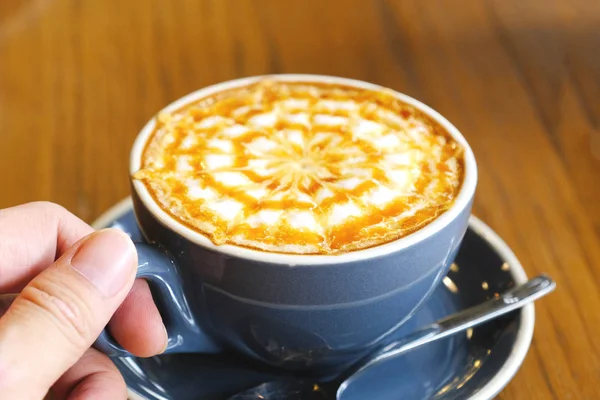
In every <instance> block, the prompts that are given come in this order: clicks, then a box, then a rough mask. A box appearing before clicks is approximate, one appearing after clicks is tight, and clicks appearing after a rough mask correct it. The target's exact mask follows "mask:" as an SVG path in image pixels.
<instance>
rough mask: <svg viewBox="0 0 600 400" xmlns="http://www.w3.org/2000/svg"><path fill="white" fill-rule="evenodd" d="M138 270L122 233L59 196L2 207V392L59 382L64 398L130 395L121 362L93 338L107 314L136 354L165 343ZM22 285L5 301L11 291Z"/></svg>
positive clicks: (57, 391) (32, 390)
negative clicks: (95, 222) (84, 216)
mask: <svg viewBox="0 0 600 400" xmlns="http://www.w3.org/2000/svg"><path fill="white" fill-rule="evenodd" d="M136 269H137V253H136V251H135V248H134V246H133V243H132V242H131V240H130V239H129V237H127V235H125V234H123V233H122V232H119V231H117V230H113V229H109V230H102V231H98V232H94V230H93V229H92V228H91V227H90V226H88V225H87V224H85V223H84V222H83V221H81V220H80V219H78V218H77V217H75V216H74V215H73V214H71V213H69V212H68V211H67V210H65V209H64V208H62V207H60V206H57V205H55V204H52V203H46V202H37V203H28V204H24V205H21V206H17V207H12V208H8V209H4V210H0V398H2V399H5V398H6V399H42V398H44V397H45V396H46V394H47V393H48V391H49V390H51V393H52V394H53V395H54V396H55V397H57V398H59V399H64V398H67V399H69V400H72V399H107V400H108V399H110V400H118V399H126V398H127V392H126V387H125V382H124V381H123V378H122V377H121V375H120V374H119V372H118V370H117V369H116V368H115V366H114V365H113V364H112V362H111V361H110V359H109V358H108V357H107V356H106V355H104V354H102V353H100V352H98V351H97V350H95V349H93V348H90V346H91V345H92V344H93V342H94V341H95V340H96V338H97V337H98V335H99V334H100V332H101V331H102V329H103V328H104V327H105V325H106V324H107V323H108V324H109V330H110V332H111V334H112V336H113V337H114V338H115V339H116V340H117V341H118V342H119V343H120V344H121V345H122V346H123V347H124V348H125V349H127V350H128V351H129V352H131V353H132V354H134V355H137V356H141V357H147V356H152V355H155V354H158V353H161V352H162V351H163V350H164V349H165V348H166V343H167V337H166V330H165V328H164V325H163V323H162V319H161V317H160V314H159V313H158V310H157V309H156V306H155V305H154V302H153V301H152V296H151V294H150V290H149V288H148V285H147V284H146V282H145V281H143V280H135V274H136ZM134 281H135V284H134ZM130 289H131V291H130ZM18 292H20V293H19V295H18V296H17V297H16V298H14V296H11V297H10V299H11V300H12V299H13V298H14V301H12V304H11V305H10V306H9V307H8V309H7V310H6V308H7V307H6V306H7V305H8V304H6V303H8V301H6V300H7V299H8V297H7V296H3V295H2V294H7V293H18ZM2 299H4V302H3V301H2ZM3 303H4V307H3ZM115 311H116V312H115ZM113 313H114V316H113ZM111 317H112V319H111ZM109 320H110V323H109Z"/></svg>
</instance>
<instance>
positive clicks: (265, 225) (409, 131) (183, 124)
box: [134, 82, 463, 254]
mask: <svg viewBox="0 0 600 400" xmlns="http://www.w3.org/2000/svg"><path fill="white" fill-rule="evenodd" d="M142 161H143V162H142V164H143V167H142V169H141V170H140V171H138V172H137V173H136V174H135V175H134V178H135V179H140V180H141V181H143V182H144V183H145V184H146V186H147V187H148V188H149V189H150V190H151V192H152V194H153V196H154V198H155V200H156V201H157V202H158V203H159V205H160V206H161V207H162V208H163V209H164V210H165V211H167V212H168V213H170V214H171V215H172V216H173V217H174V218H176V219H178V220H179V221H180V222H182V223H184V224H186V225H188V226H190V227H192V228H193V229H196V230H197V231H199V232H200V233H202V234H205V235H206V236H208V237H209V238H211V239H212V240H213V241H214V242H215V243H216V244H225V243H228V244H234V245H240V246H247V247H252V248H256V249H261V250H266V251H275V252H283V253H310V254H334V253H340V252H346V251H353V250H358V249H361V248H365V247H370V246H374V245H377V244H381V243H385V242H387V241H390V240H394V239H397V238H399V237H402V236H404V235H406V234H409V233H410V232H413V231H414V230H416V229H419V228H420V227H421V226H423V225H425V224H427V223H428V222H429V221H431V220H433V219H435V218H436V217H437V216H438V215H440V214H441V213H443V212H444V211H445V210H446V209H447V208H448V207H450V205H451V204H452V202H453V200H454V198H455V196H456V195H457V193H458V190H459V188H460V185H461V183H462V176H463V167H462V165H463V164H462V148H461V147H460V146H459V145H458V144H457V143H456V142H455V141H454V140H453V139H452V138H451V137H450V136H449V135H448V134H447V133H446V132H445V131H443V129H442V128H441V127H440V126H438V125H437V124H436V123H435V122H434V121H433V120H432V119H430V118H429V117H427V116H426V115H424V114H422V113H420V112H419V111H418V110H416V109H414V108H412V107H411V106H409V105H407V104H404V103H401V102H399V101H398V100H396V99H395V98H393V96H390V95H388V94H386V93H383V92H382V93H379V92H368V91H365V90H359V89H355V88H345V87H340V86H333V85H332V86H327V85H322V84H319V85H317V84H315V85H312V84H306V83H304V84H300V83H285V84H284V83H272V82H261V83H259V84H256V85H254V86H251V87H247V88H241V89H237V90H233V91H230V92H225V93H222V94H219V95H216V96H215V97H214V98H212V99H204V100H202V101H200V102H198V103H196V104H191V105H188V106H186V107H184V108H183V109H182V110H178V111H176V112H174V113H172V114H167V115H161V116H159V118H158V124H157V128H156V130H155V132H154V134H153V136H152V137H151V138H150V140H149V142H148V144H147V146H146V149H145V151H144V154H143V160H142Z"/></svg>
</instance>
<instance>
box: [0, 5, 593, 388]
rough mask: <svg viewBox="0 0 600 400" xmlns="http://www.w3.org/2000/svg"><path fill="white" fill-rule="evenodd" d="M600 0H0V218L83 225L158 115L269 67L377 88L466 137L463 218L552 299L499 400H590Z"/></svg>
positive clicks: (111, 193) (115, 185)
mask: <svg viewBox="0 0 600 400" xmlns="http://www.w3.org/2000/svg"><path fill="white" fill-rule="evenodd" d="M599 27H600V2H599V1H584V0H564V1H560V0H539V1H533V0H530V1H506V0H497V1H491V0H488V1H486V0H461V1H451V0H448V1H442V0H440V1H436V0H428V1H423V0H414V1H392V0H390V1H385V0H336V1H334V0H329V1H327V0H302V1H298V0H289V1H288V0H255V1H250V0H248V1H246V0H213V1H210V0H206V1H200V0H189V1H184V0H181V1H175V0H172V1H158V0H135V1H134V0H102V1H84V0H0V208H3V207H7V206H11V205H15V204H18V203H24V202H28V201H32V200H40V199H44V200H51V201H54V202H57V203H60V204H62V205H64V206H65V207H67V208H68V209H70V210H71V211H72V212H74V213H75V214H77V215H79V216H80V217H81V218H83V219H85V220H86V221H92V220H93V219H94V218H95V217H97V216H98V215H100V214H101V213H102V212H103V211H105V210H106V209H107V208H109V207H110V206H111V205H113V204H114V203H115V202H117V201H118V200H120V199H122V198H123V197H125V196H127V195H128V190H129V188H128V175H127V164H128V153H129V148H130V146H131V144H132V142H133V140H134V137H135V136H136V134H137V132H138V130H139V129H140V128H141V126H142V125H143V124H144V123H145V122H146V121H147V120H148V119H149V118H150V117H152V116H153V114H154V113H155V112H156V111H158V110H159V109H160V108H161V107H163V106H164V105H166V104H167V103H169V102H171V101H173V100H175V99H176V98H178V97H180V96H182V95H184V94H186V93H188V92H191V91H193V90H196V89H198V88H201V87H203V86H206V85H208V84H212V83H216V82H220V81H224V80H228V79H232V78H237V77H241V76H249V75H257V74H264V73H278V72H302V73H320V74H330V75H339V76H346V77H352V78H358V79H362V80H366V81H370V82H374V83H378V84H382V85H385V86H388V87H391V88H394V89H397V90H399V91H401V92H404V93H407V94H409V95H411V96H413V97H416V98H417V99H420V100H422V101H424V102H425V103H427V104H429V105H431V106H432V107H433V108H435V109H437V110H438V111H439V112H441V113H442V114H443V115H445V116H446V117H447V118H448V119H449V120H450V121H452V122H453V123H454V124H455V125H456V126H457V127H458V128H459V129H460V130H461V131H462V132H463V133H464V135H465V136H466V138H467V139H468V140H469V142H470V143H471V145H472V147H473V150H474V152H475V154H476V156H477V159H478V163H479V170H480V182H479V187H478V192H477V197H476V203H475V207H474V213H475V214H476V215H478V216H479V217H481V218H482V219H483V220H485V221H486V222H487V223H488V224H489V225H490V226H491V227H492V228H493V229H495V230H496V231H497V232H498V233H499V234H500V235H501V236H502V237H503V238H504V239H505V240H506V242H507V243H508V244H509V245H510V246H511V247H512V248H513V250H514V251H515V253H516V255H517V256H518V257H519V258H520V260H521V261H522V263H523V265H524V266H525V269H526V270H527V272H528V274H530V275H534V274H537V273H541V272H547V273H549V274H550V275H551V276H552V277H554V278H555V279H556V281H557V283H558V290H557V291H556V292H555V293H554V294H552V295H551V296H549V297H547V298H546V299H544V300H542V301H541V302H539V303H538V305H537V306H536V311H537V320H536V330H535V334H534V340H533V344H532V346H531V349H530V351H529V353H528V355H527V358H526V360H525V363H524V365H523V366H522V368H521V370H520V371H519V372H518V374H517V375H516V377H515V378H514V380H513V381H512V382H511V383H510V384H509V385H508V386H507V388H506V389H505V390H504V391H503V392H502V393H501V394H500V395H499V398H501V399H526V400H530V399H586V400H588V399H599V398H600V384H599V382H598V379H599V378H600V312H599V311H600V292H599V288H600V29H599Z"/></svg>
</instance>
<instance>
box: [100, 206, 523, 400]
mask: <svg viewBox="0 0 600 400" xmlns="http://www.w3.org/2000/svg"><path fill="white" fill-rule="evenodd" d="M94 227H95V228H102V227H114V228H119V229H121V230H123V231H125V232H127V233H128V234H129V235H130V236H131V237H132V238H133V239H134V240H142V237H141V234H140V232H139V230H138V228H137V225H136V222H135V218H134V216H133V213H132V208H131V201H130V200H129V199H126V200H124V201H123V202H121V203H119V204H118V205H116V206H115V207H113V208H112V209H111V210H109V211H108V212H107V213H105V214H104V215H103V216H102V217H101V218H99V219H98V220H97V221H96V222H95V223H94ZM525 280H526V276H525V272H524V271H523V268H522V267H521V265H520V264H519V262H518V260H517V259H516V258H515V256H514V254H513V253H512V252H511V251H510V249H509V248H508V247H507V246H506V244H505V243H504V242H503V241H502V240H501V239H500V238H499V237H498V236H497V235H496V234H495V233H494V232H493V231H492V230H491V229H490V228H489V227H488V226H487V225H485V224H484V223H483V222H481V221H480V220H479V219H477V218H475V217H472V218H471V220H470V222H469V229H468V231H467V233H466V235H465V238H464V241H463V244H462V246H461V249H460V252H459V254H458V256H457V259H456V263H455V265H453V266H452V268H451V270H450V272H449V274H448V276H447V277H446V278H445V279H444V285H441V286H440V287H439V288H438V289H437V290H436V291H435V293H434V294H433V295H432V297H431V298H430V299H429V300H428V301H427V302H426V303H425V304H424V305H423V306H422V307H421V308H420V309H419V311H418V312H417V313H416V314H415V315H414V316H413V317H412V318H411V319H410V320H409V321H408V322H407V323H406V324H404V325H403V326H402V327H401V328H400V329H399V330H398V331H397V332H395V333H394V334H393V337H390V338H389V339H390V340H392V339H393V338H398V337H400V336H403V335H406V334H408V333H410V332H411V331H413V330H416V329H417V328H419V327H421V326H424V325H427V324H429V323H431V322H433V321H435V320H437V319H440V318H442V317H444V316H446V315H448V314H451V313H454V312H457V311H458V310H460V309H463V308H465V307H468V306H472V305H475V304H478V303H480V302H482V301H484V300H486V299H488V298H490V297H492V296H494V293H498V292H502V291H505V290H506V289H508V288H510V287H512V286H513V285H515V284H517V283H522V282H524V281H525ZM533 325H534V309H533V305H529V306H526V307H525V308H524V309H522V310H521V311H515V312H513V313H511V314H509V315H507V316H505V317H503V318H500V319H497V320H494V321H492V322H488V323H487V324H485V325H483V326H481V327H478V328H475V329H474V330H469V331H467V333H466V335H465V334H458V335H456V336H454V337H450V338H447V339H444V340H441V341H438V342H434V343H431V344H428V345H426V346H424V347H421V348H418V349H416V350H414V351H412V352H410V353H408V354H406V355H404V356H402V357H400V358H398V359H396V360H393V361H389V362H387V363H385V364H384V365H381V366H379V367H376V369H375V370H373V372H372V373H369V376H367V377H366V378H365V379H362V380H361V381H360V382H357V383H356V384H354V385H352V386H351V387H350V388H349V390H351V392H347V393H345V394H346V395H349V397H348V398H352V399H370V400H376V399H410V400H418V399H436V400H442V399H444V400H445V399H490V398H493V397H494V396H495V395H496V394H497V393H498V392H500V390H502V388H503V387H504V386H505V385H506V384H507V383H508V382H509V381H510V379H511V378H512V377H513V376H514V374H515V373H516V371H517V370H518V368H519V366H520V365H521V363H522V362H523V359H524V358H525V355H526V353H527V350H528V348H529V344H530V342H531V337H532V335H533ZM113 361H114V363H115V364H116V365H117V367H118V368H119V370H120V371H121V373H122V374H123V376H124V378H125V381H126V382H127V386H128V387H129V391H130V398H131V399H132V400H134V399H135V400H138V399H152V400H154V399H161V400H162V399H175V400H192V399H193V400H199V399H225V398H227V397H228V396H231V395H233V394H235V393H237V392H239V391H242V390H244V389H248V388H251V387H253V386H256V385H258V384H260V383H262V382H265V381H269V380H273V379H275V378H276V377H278V376H281V374H282V372H281V371H278V370H275V369H273V368H270V367H267V366H265V365H262V364H258V363H256V362H253V361H251V360H249V359H246V358H243V357H242V356H240V355H238V354H219V355H212V356H204V355H196V354H175V355H164V356H157V357H151V358H146V359H142V358H113ZM324 390H325V392H324V397H323V398H324V399H332V400H333V399H335V390H328V388H327V387H326V386H325V388H324ZM266 399H268V397H266ZM272 400H275V399H272ZM299 400H302V399H299Z"/></svg>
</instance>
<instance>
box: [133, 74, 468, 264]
mask: <svg viewBox="0 0 600 400" xmlns="http://www.w3.org/2000/svg"><path fill="white" fill-rule="evenodd" d="M265 78H267V79H272V80H275V81H283V82H315V83H331V84H339V85H346V86H352V87H357V88H362V89H367V90H388V91H390V93H392V94H393V95H394V96H395V97H396V98H398V99H399V100H400V101H403V102H405V103H407V104H409V105H411V106H413V107H415V108H417V109H418V110H420V111H422V112H423V113H425V114H427V115H428V116H429V117H431V118H433V119H434V120H435V121H436V122H437V123H439V124H440V125H441V126H442V127H443V128H444V129H445V130H446V131H447V132H448V133H449V134H450V135H451V136H452V137H453V138H454V139H455V140H456V141H457V142H458V143H460V145H461V146H463V149H464V166H465V174H464V177H463V182H462V186H461V189H460V191H459V193H458V196H457V197H456V199H455V200H454V204H452V206H451V207H450V208H449V209H448V210H446V211H445V212H444V213H443V214H442V215H440V216H438V217H437V218H436V219H435V220H434V221H432V222H431V223H429V224H427V225H426V226H424V227H423V228H421V229H418V230H417V231H415V232H413V233H411V234H409V235H406V236H403V237H401V238H399V239H396V240H394V241H391V242H388V243H384V244H381V245H378V246H374V247H369V248H366V249H362V250H356V251H351V252H348V253H342V254H336V255H312V254H288V253H274V252H267V251H261V250H255V249H251V248H246V247H242V246H237V245H230V244H225V245H215V244H214V243H213V242H212V241H211V240H210V239H209V238H208V237H206V236H204V235H202V234H201V233H199V232H196V231H194V230H193V229H191V228H189V227H187V226H186V225H184V224H182V223H180V222H179V221H177V220H176V219H175V218H173V217H171V216H170V215H169V214H168V213H167V212H166V211H164V210H163V209H162V208H161V207H160V206H159V205H158V204H157V202H156V201H155V200H154V198H153V197H152V196H151V195H150V192H149V191H148V189H147V188H146V185H144V184H143V183H142V182H141V181H138V180H135V179H133V178H132V177H131V176H132V175H133V174H134V173H135V172H137V171H138V170H139V168H140V166H141V159H142V152H143V150H144V148H145V145H146V142H147V140H148V138H149V136H150V135H151V134H152V132H153V131H154V128H155V126H156V116H157V115H158V114H159V113H161V112H172V111H175V110H177V109H179V108H181V107H182V106H184V105H186V104H188V103H191V102H194V101H196V100H198V99H201V98H203V97H206V96H209V95H211V94H214V93H217V92H220V91H224V90H228V89H234V88H238V87H243V86H248V85H251V84H253V83H256V82H258V81H260V80H262V79H265ZM129 173H130V179H131V181H132V188H133V190H134V191H135V193H136V194H137V196H138V197H139V199H140V201H141V202H142V203H143V205H144V206H145V207H146V208H147V209H148V210H149V211H150V213H152V215H153V216H154V218H156V219H157V220H158V221H159V222H160V223H161V224H162V225H164V226H165V227H167V228H169V229H170V230H172V231H174V232H175V233H177V234H178V235H180V236H182V237H184V238H186V239H187V240H189V241H191V242H192V243H195V244H197V245H200V246H202V247H205V248H207V249H210V250H213V251H216V252H219V253H222V254H225V255H228V256H233V257H238V258H243V259H248V260H252V261H259V262H267V263H272V264H282V265H287V266H292V267H294V266H315V265H320V266H322V265H332V264H340V263H347V262H355V261H360V260H365V259H373V258H377V257H381V256H385V255H388V254H390V253H394V252H396V251H399V250H402V249H405V248H407V247H410V246H412V245H414V244H415V243H418V242H420V241H422V240H424V239H426V238H428V237H430V236H433V235H435V234H436V233H437V232H439V231H440V230H442V229H443V228H444V227H446V226H447V225H448V224H450V223H451V222H452V221H453V220H454V219H455V218H456V217H457V216H458V215H459V214H460V213H461V212H462V211H463V210H464V209H465V208H466V207H467V206H469V204H470V202H471V200H472V198H473V196H474V194H475V188H476V186H477V163H476V160H475V156H474V154H473V151H472V150H471V147H470V146H469V144H468V143H467V140H466V139H465V138H464V137H463V135H462V134H461V133H460V131H459V130H458V129H457V128H456V127H455V126H454V125H453V124H452V123H450V121H448V120H447V119H446V118H444V117H443V116H442V115H441V114H439V113H438V112H437V111H435V110H434V109H432V108H431V107H429V106H427V105H426V104H424V103H422V102H420V101H418V100H416V99H414V98H412V97H410V96H408V95H405V94H403V93H400V92H397V91H394V90H390V89H387V88H384V87H382V86H380V85H376V84H372V83H368V82H364V81H360V80H356V79H350V78H341V77H334V76H327V75H313V74H272V75H259V76H251V77H246V78H240V79H234V80H229V81H225V82H221V83H217V84H214V85H210V86H207V87H204V88H202V89H199V90H196V91H194V92H192V93H190V94H188V95H185V96H183V97H181V98H179V99H177V100H175V101H174V102H172V103H171V104H169V105H167V106H166V107H164V108H163V109H162V110H161V111H159V112H158V113H157V114H156V115H155V116H153V117H152V118H151V119H150V120H149V121H148V122H147V123H146V124H145V125H144V127H143V128H142V129H141V131H140V132H139V134H138V135H137V137H136V139H135V141H134V143H133V146H132V148H131V153H130V162H129Z"/></svg>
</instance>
